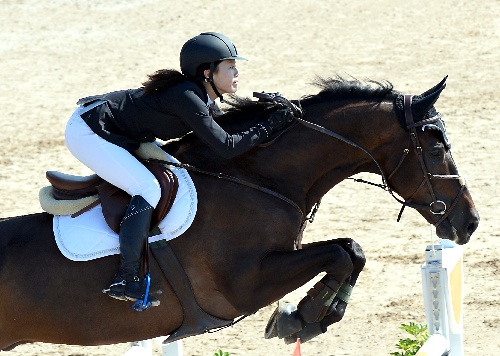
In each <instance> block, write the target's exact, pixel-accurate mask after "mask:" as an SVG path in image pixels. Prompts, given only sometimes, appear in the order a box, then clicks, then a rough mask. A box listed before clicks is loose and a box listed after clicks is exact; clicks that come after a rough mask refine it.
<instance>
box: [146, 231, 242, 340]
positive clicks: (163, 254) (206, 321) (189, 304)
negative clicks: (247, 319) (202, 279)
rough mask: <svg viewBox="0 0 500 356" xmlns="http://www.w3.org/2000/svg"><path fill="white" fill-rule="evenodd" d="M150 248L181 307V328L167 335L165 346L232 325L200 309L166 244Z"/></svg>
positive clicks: (158, 244) (170, 249)
mask: <svg viewBox="0 0 500 356" xmlns="http://www.w3.org/2000/svg"><path fill="white" fill-rule="evenodd" d="M150 247H151V252H152V253H153V257H154V258H155V260H156V262H157V263H158V265H159V266H160V269H161V271H162V272H163V275H164V276H165V278H166V279H167V280H168V282H169V283H170V285H171V286H172V289H173V290H174V292H175V294H176V295H177V298H178V299H179V302H180V303H181V305H182V311H183V316H184V319H183V321H182V324H181V326H180V327H179V328H178V329H177V330H175V331H174V332H173V333H171V334H170V335H169V337H168V338H167V339H166V340H165V341H164V343H165V344H167V343H170V342H173V341H176V340H179V339H182V338H185V337H189V336H194V335H199V334H202V333H204V332H206V331H208V330H210V329H214V328H221V327H224V326H227V325H230V324H232V323H233V320H224V319H219V318H217V317H215V316H213V315H210V314H208V313H207V312H205V311H204V310H203V309H202V308H201V307H200V305H199V304H198V302H197V301H196V297H195V295H194V291H193V287H192V285H191V282H190V281H189V278H188V276H187V274H186V272H185V271H184V268H183V267H182V265H181V264H180V262H179V260H178V259H177V257H176V256H175V254H174V252H173V251H172V248H171V247H170V245H169V243H168V242H166V241H165V240H160V241H158V242H153V243H151V244H150Z"/></svg>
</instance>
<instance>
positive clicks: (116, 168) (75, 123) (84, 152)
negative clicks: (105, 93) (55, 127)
mask: <svg viewBox="0 0 500 356" xmlns="http://www.w3.org/2000/svg"><path fill="white" fill-rule="evenodd" d="M102 103H103V101H98V102H96V103H92V104H91V105H89V106H87V107H83V106H81V107H79V108H77V109H76V110H75V112H74V113H73V115H72V116H71V118H70V119H69V121H68V124H67V125H66V134H65V138H66V146H67V147H68V149H69V150H70V152H71V153H72V154H73V155H74V156H75V157H76V158H78V160H80V162H82V163H83V164H84V165H86V166H87V167H89V168H90V169H91V170H92V171H94V172H95V173H96V174H97V175H98V176H100V177H101V178H102V179H104V180H106V181H107V182H109V183H111V184H113V185H114V186H116V187H118V188H120V189H122V190H124V191H126V192H127V193H128V194H130V195H131V196H134V195H140V196H142V197H143V198H144V199H145V200H146V201H147V202H148V203H149V204H150V205H151V206H153V207H156V205H158V202H159V201H160V197H161V189H160V185H159V183H158V181H157V180H156V178H155V177H154V175H153V174H152V173H151V172H150V171H149V170H148V169H147V168H146V167H144V165H143V164H142V163H140V162H139V161H138V160H137V159H136V158H135V157H134V156H133V155H132V154H131V153H130V152H129V151H127V150H126V149H124V148H122V147H119V146H117V145H115V144H112V143H110V142H108V141H106V140H105V139H103V138H102V137H100V136H98V135H96V134H95V133H94V132H93V131H92V130H91V129H90V127H89V126H88V125H87V124H86V123H85V121H83V120H82V118H81V116H80V115H81V114H83V113H84V112H86V111H88V110H90V109H92V108H93V107H95V106H98V105H101V104H102Z"/></svg>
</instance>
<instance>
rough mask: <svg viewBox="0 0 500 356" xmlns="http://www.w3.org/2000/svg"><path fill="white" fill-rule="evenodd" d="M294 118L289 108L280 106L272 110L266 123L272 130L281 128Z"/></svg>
mask: <svg viewBox="0 0 500 356" xmlns="http://www.w3.org/2000/svg"><path fill="white" fill-rule="evenodd" d="M293 119H294V116H293V112H292V110H291V109H290V108H282V109H278V110H276V111H274V112H273V113H272V114H271V115H269V118H268V119H267V123H268V124H269V127H270V128H271V130H272V131H273V132H276V131H280V130H283V129H284V128H286V127H287V126H288V125H290V124H291V123H292V121H293Z"/></svg>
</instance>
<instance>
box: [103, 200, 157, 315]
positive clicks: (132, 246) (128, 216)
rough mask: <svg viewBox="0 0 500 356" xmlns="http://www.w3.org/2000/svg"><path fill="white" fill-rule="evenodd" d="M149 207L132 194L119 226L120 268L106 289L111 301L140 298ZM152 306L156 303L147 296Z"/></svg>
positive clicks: (150, 209) (150, 212) (145, 202)
mask: <svg viewBox="0 0 500 356" xmlns="http://www.w3.org/2000/svg"><path fill="white" fill-rule="evenodd" d="M153 211H154V209H153V207H152V206H151V205H149V203H148V202H147V201H146V200H145V199H144V198H143V197H142V196H140V195H135V196H133V197H132V199H131V200H130V204H129V206H128V208H127V212H126V213H125V217H124V218H123V221H122V223H121V226H120V234H119V238H120V269H119V270H118V272H117V273H116V275H115V278H114V279H113V282H112V284H111V285H110V287H109V293H108V295H109V296H110V297H112V298H115V299H120V300H132V301H136V300H139V299H144V293H145V289H146V286H145V285H144V283H142V281H141V279H140V278H139V270H140V267H141V257H142V250H143V247H144V242H145V241H146V238H147V236H148V233H149V227H150V224H151V217H152V215H153ZM148 301H150V302H151V304H152V305H159V304H160V302H159V300H157V299H156V298H154V297H151V296H149V295H148Z"/></svg>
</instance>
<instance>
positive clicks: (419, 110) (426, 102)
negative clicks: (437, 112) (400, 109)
mask: <svg viewBox="0 0 500 356" xmlns="http://www.w3.org/2000/svg"><path fill="white" fill-rule="evenodd" d="M447 78H448V76H446V77H444V79H443V80H442V81H441V82H440V83H439V84H438V85H436V86H435V87H433V88H431V89H429V90H427V91H426V92H425V93H423V94H420V95H419V96H416V97H414V99H413V102H412V105H411V110H412V113H413V117H414V118H415V119H417V118H422V117H423V116H425V114H426V113H427V112H428V111H429V110H430V109H431V108H432V107H433V106H434V103H435V102H436V101H437V100H438V98H439V95H440V94H441V92H442V91H443V89H444V88H446V79H447Z"/></svg>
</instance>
